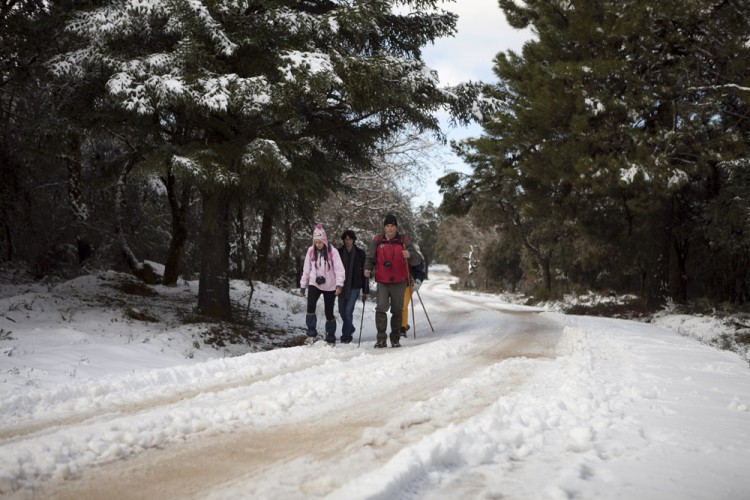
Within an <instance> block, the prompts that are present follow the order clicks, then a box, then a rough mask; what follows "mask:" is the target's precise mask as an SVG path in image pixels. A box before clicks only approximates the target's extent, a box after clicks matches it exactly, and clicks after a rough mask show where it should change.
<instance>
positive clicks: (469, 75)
mask: <svg viewBox="0 0 750 500" xmlns="http://www.w3.org/2000/svg"><path fill="white" fill-rule="evenodd" d="M442 8H443V9H445V10H449V11H451V12H455V13H456V14H458V26H457V29H458V33H457V35H456V36H455V37H453V38H443V39H440V40H438V41H437V42H436V43H435V44H434V45H431V46H428V47H426V48H425V50H424V54H423V58H424V60H425V62H426V63H427V64H428V66H430V67H431V68H432V69H435V70H437V72H438V75H439V76H440V82H441V83H442V84H443V85H455V84H457V83H460V82H465V81H468V80H472V81H477V80H482V81H487V82H492V81H495V80H496V78H495V76H494V74H493V73H492V65H493V63H492V60H493V59H494V57H495V55H496V54H497V53H498V52H501V51H507V50H513V51H516V52H520V50H521V47H523V44H524V43H525V42H526V41H527V40H529V39H531V38H532V34H531V31H530V30H528V29H526V30H517V29H514V28H511V27H510V26H509V25H508V23H507V21H506V20H505V14H504V13H503V11H502V10H501V9H500V7H499V6H498V5H497V0H471V1H467V0H462V1H460V2H456V3H446V4H443V6H442Z"/></svg>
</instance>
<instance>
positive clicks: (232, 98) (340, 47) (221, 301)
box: [52, 0, 479, 318]
mask: <svg viewBox="0 0 750 500" xmlns="http://www.w3.org/2000/svg"><path fill="white" fill-rule="evenodd" d="M399 3H401V4H404V6H405V9H402V10H401V11H399V12H398V13H397V12H396V11H394V5H395V4H396V2H393V1H367V2H358V1H354V2H349V1H346V2H343V1H342V2H337V1H330V0H300V1H293V0H244V1H241V0H240V1H237V0H207V1H201V2H195V1H187V0H172V1H161V0H156V1H152V2H141V1H139V0H122V1H116V2H107V4H106V5H105V6H103V7H100V8H97V9H94V10H92V11H91V12H87V13H84V14H81V15H80V16H79V17H78V18H77V19H75V20H74V21H73V22H72V23H71V24H70V25H69V26H68V28H69V30H70V31H71V32H72V33H74V34H75V35H77V36H78V37H80V45H79V46H78V48H76V49H75V50H71V51H69V52H67V53H65V54H62V55H60V56H59V57H58V58H57V59H56V60H55V61H54V62H53V64H52V68H53V70H54V72H55V73H56V74H57V75H58V76H59V77H63V78H68V79H72V80H75V79H78V80H82V81H101V82H103V90H104V92H102V96H101V97H102V100H103V101H105V102H111V103H113V104H114V105H116V106H117V107H118V108H120V109H122V110H125V111H126V112H128V113H129V117H128V118H127V120H129V121H131V122H133V123H137V122H138V121H139V120H143V119H146V120H147V121H148V122H149V123H150V124H151V126H155V127H157V128H158V134H154V135H152V136H151V138H152V139H153V140H154V145H153V146H154V147H152V148H150V150H149V151H144V155H145V156H147V157H159V158H163V159H164V160H165V161H167V162H168V164H169V165H170V167H171V169H172V171H173V172H174V173H175V175H177V176H178V177H182V178H186V179H189V180H190V181H191V182H193V183H195V184H196V185H197V186H198V189H199V190H200V195H201V201H202V218H201V224H200V242H199V246H200V248H201V251H202V265H201V273H200V290H199V304H198V305H199V309H200V310H201V311H202V312H204V313H206V314H209V315H212V316H216V317H220V318H229V317H231V307H230V302H229V283H228V262H229V236H230V231H231V228H230V224H229V221H230V207H231V204H232V203H233V202H234V201H236V200H239V199H243V198H244V199H248V198H249V201H250V203H251V204H254V203H256V202H260V201H261V200H260V199H258V198H259V197H260V196H259V194H258V193H259V191H261V190H262V191H263V192H264V193H265V194H266V196H276V197H279V196H282V194H283V193H286V194H287V195H292V194H293V193H295V192H298V191H297V189H296V186H300V185H303V193H308V194H305V196H309V193H316V194H317V195H320V194H322V193H324V192H325V191H326V190H327V189H330V187H331V185H332V184H334V183H335V181H336V178H337V177H338V176H339V175H341V173H342V172H346V171H356V170H357V169H362V168H368V167H369V166H370V154H369V153H370V149H371V148H372V147H373V145H374V144H376V142H377V141H378V140H379V139H381V138H383V137H387V136H388V135H390V134H393V133H395V132H397V131H398V130H399V129H401V128H402V127H403V126H404V125H406V124H413V125H415V126H416V127H418V128H420V129H434V130H437V128H438V122H437V119H436V118H435V116H434V112H435V111H436V110H438V109H440V108H443V107H447V108H449V109H450V111H451V112H452V113H453V115H454V116H455V117H456V119H458V120H461V121H467V120H469V119H470V118H471V116H470V115H469V112H470V111H471V108H472V106H471V105H472V103H473V102H474V101H475V100H476V97H477V94H478V91H479V88H478V87H477V86H473V85H465V86H460V87H458V88H456V89H453V91H451V92H447V91H445V90H444V89H440V88H439V86H438V81H437V77H436V75H435V74H434V73H433V72H431V71H429V70H428V69H427V68H426V67H425V65H424V63H423V62H422V60H421V52H420V50H421V47H422V46H424V45H425V44H426V43H429V42H430V41H432V40H434V39H436V38H438V37H442V36H447V35H450V34H452V33H453V32H454V30H455V22H456V19H455V16H454V15H452V14H449V13H445V12H442V11H439V10H437V11H436V10H435V8H436V6H437V5H438V3H439V2H438V1H437V0H433V1H431V0H413V1H406V2H399ZM100 105H101V103H100ZM261 196H262V195H261Z"/></svg>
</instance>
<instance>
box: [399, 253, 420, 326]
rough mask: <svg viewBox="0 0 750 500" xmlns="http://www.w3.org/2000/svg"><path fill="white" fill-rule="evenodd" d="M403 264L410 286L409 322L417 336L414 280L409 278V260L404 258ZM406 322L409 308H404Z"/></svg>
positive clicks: (407, 282)
mask: <svg viewBox="0 0 750 500" xmlns="http://www.w3.org/2000/svg"><path fill="white" fill-rule="evenodd" d="M402 245H403V247H404V250H406V243H403V244H402ZM404 264H405V265H406V276H407V281H406V287H407V288H409V287H411V293H410V294H409V300H411V323H412V325H411V326H413V327H414V330H412V335H413V338H415V339H416V338H417V320H416V319H415V318H414V282H413V281H412V279H411V269H409V261H408V260H407V259H404ZM406 322H407V323H409V308H408V307H407V309H406Z"/></svg>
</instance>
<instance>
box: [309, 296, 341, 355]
mask: <svg viewBox="0 0 750 500" xmlns="http://www.w3.org/2000/svg"><path fill="white" fill-rule="evenodd" d="M321 295H322V296H323V308H324V309H325V314H326V341H327V342H330V341H331V337H333V340H336V316H334V315H333V303H334V302H335V301H336V292H335V291H333V290H331V291H330V292H323V291H321V290H320V289H319V288H318V287H315V286H308V287H307V317H306V318H305V319H306V325H307V335H308V337H314V336H316V335H317V334H318V331H317V326H318V315H317V314H316V312H315V309H316V307H317V305H318V299H319V298H320V296H321Z"/></svg>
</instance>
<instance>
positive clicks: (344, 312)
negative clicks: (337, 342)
mask: <svg viewBox="0 0 750 500" xmlns="http://www.w3.org/2000/svg"><path fill="white" fill-rule="evenodd" d="M359 292H360V290H359V288H355V289H354V290H352V291H351V293H350V294H349V296H348V297H344V294H343V293H342V294H339V316H341V322H342V323H344V324H343V326H342V327H341V340H352V336H353V334H354V330H356V328H355V327H354V323H353V319H354V306H355V305H357V298H358V297H359Z"/></svg>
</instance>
